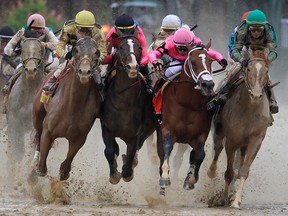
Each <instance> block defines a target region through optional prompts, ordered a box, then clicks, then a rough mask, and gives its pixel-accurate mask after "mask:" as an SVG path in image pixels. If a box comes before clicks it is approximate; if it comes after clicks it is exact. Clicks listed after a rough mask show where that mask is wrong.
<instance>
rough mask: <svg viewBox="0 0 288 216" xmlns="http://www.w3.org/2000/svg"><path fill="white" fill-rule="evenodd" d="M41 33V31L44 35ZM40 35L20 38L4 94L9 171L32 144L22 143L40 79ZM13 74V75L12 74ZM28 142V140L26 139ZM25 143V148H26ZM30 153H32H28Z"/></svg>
mask: <svg viewBox="0 0 288 216" xmlns="http://www.w3.org/2000/svg"><path fill="white" fill-rule="evenodd" d="M44 36H45V35H44ZM44 36H42V37H40V38H26V37H24V36H23V37H22V38H21V50H22V52H21V63H22V67H20V68H18V69H17V75H15V76H14V77H12V78H11V80H13V81H12V82H11V83H13V86H12V84H10V87H9V88H11V86H12V88H11V90H10V92H8V94H7V95H6V96H5V98H6V97H7V98H8V101H7V116H6V117H7V126H8V128H7V133H8V147H7V158H8V162H7V168H8V171H9V173H10V172H13V173H14V174H15V173H17V170H14V169H15V168H16V167H17V166H18V165H19V166H20V164H21V163H22V160H23V157H24V155H25V154H27V155H28V154H30V153H31V152H30V151H32V152H33V148H32V147H31V148H29V147H28V145H26V146H25V135H26V134H28V135H30V133H31V132H32V131H33V125H32V104H33V96H34V94H35V93H36V90H37V88H38V86H39V85H40V83H41V82H42V80H43V79H44V76H45V74H44V65H43V58H44V55H45V49H44V48H43V46H42V45H41V41H42V40H43V39H44ZM16 77H17V78H16ZM29 144H30V143H29ZM27 147H28V148H27ZM32 154H33V153H32Z"/></svg>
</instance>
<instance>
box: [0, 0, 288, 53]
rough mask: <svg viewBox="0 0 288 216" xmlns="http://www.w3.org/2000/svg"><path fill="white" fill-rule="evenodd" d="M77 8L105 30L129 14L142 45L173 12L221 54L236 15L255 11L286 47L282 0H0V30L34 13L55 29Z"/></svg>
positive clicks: (287, 25) (287, 4) (287, 0)
mask: <svg viewBox="0 0 288 216" xmlns="http://www.w3.org/2000/svg"><path fill="white" fill-rule="evenodd" d="M82 9H87V10H90V11H92V12H93V13H94V15H95V17H96V20H97V22H98V23H99V24H101V25H102V26H103V30H104V31H105V32H107V31H109V28H110V27H111V26H113V24H114V20H115V18H116V17H117V16H118V15H121V14H122V13H127V14H129V15H131V16H132V17H133V18H134V19H135V20H136V21H138V22H139V24H140V26H141V27H142V28H143V29H144V32H145V35H146V37H147V43H148V44H150V42H151V38H152V37H151V32H156V33H158V32H159V28H160V25H161V21H162V19H163V17H164V16H166V15H168V14H175V15H178V16H179V17H180V18H181V19H182V21H183V22H184V23H186V24H188V25H189V26H190V27H193V26H194V25H196V24H197V25H198V27H197V28H196V29H195V33H196V34H197V35H198V36H200V38H201V39H202V40H203V42H204V43H206V42H208V40H209V39H210V38H212V47H213V48H215V49H216V50H219V51H220V52H225V53H226V50H227V46H226V44H227V42H228V38H229V35H230V33H231V31H232V30H233V29H234V27H235V26H236V25H238V23H239V22H240V18H241V16H242V14H243V13H244V12H246V11H248V10H253V9H260V10H262V11H263V12H264V13H266V15H267V19H268V21H269V22H270V23H271V24H272V25H273V26H274V28H275V30H276V32H277V36H278V46H279V48H288V36H287V33H288V12H287V11H288V0H277V1H275V0H266V1H263V0H253V1H250V0H222V1H210V0H110V1H109V0H82V1H79V0H61V1H59V0H49V1H48V0H0V27H1V26H4V25H9V26H12V27H13V29H14V30H15V31H16V30H18V29H19V28H21V27H22V26H23V24H25V23H26V19H27V17H28V16H29V15H30V14H31V13H35V12H38V13H41V14H43V15H44V16H45V18H47V25H48V26H50V27H52V28H53V30H54V31H57V30H59V29H60V28H61V26H62V25H63V23H64V22H65V21H66V20H70V19H74V17H75V15H76V13H77V12H78V11H80V10H82Z"/></svg>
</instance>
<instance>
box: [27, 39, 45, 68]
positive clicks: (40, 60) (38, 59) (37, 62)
mask: <svg viewBox="0 0 288 216" xmlns="http://www.w3.org/2000/svg"><path fill="white" fill-rule="evenodd" d="M32 40H34V41H37V42H38V43H39V44H40V47H41V53H42V56H41V57H40V58H36V57H34V56H32V57H29V58H27V59H24V60H23V59H22V63H23V67H24V68H25V65H26V63H27V62H28V61H30V60H32V61H34V62H35V63H36V68H39V67H40V66H41V65H42V63H43V59H44V56H45V49H44V48H43V47H42V46H41V41H40V40H39V39H37V38H26V39H25V40H24V41H23V43H25V42H27V41H32ZM22 45H23V44H22ZM22 52H23V50H22Z"/></svg>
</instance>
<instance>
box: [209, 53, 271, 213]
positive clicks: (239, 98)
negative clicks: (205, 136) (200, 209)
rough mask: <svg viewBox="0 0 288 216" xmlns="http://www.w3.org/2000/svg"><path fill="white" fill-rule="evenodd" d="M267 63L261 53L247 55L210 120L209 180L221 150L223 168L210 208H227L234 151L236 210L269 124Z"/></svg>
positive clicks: (234, 204)
mask: <svg viewBox="0 0 288 216" xmlns="http://www.w3.org/2000/svg"><path fill="white" fill-rule="evenodd" d="M269 64H270V63H269V62H268V61H267V59H266V57H265V54H264V53H263V52H262V51H255V52H254V56H253V54H252V53H251V51H250V57H249V63H248V67H247V68H246V70H245V72H244V74H243V75H242V77H240V79H242V82H239V83H238V85H237V87H235V88H234V89H233V91H232V94H231V97H230V98H229V99H228V101H227V102H226V103H225V104H224V106H223V109H222V110H220V111H218V112H216V114H215V116H214V118H213V120H214V123H213V126H214V132H213V141H214V151H215V155H214V158H213V161H212V163H211V165H210V168H209V170H208V176H209V177H211V178H212V177H215V176H216V170H217V161H218V157H219V155H220V153H221V151H222V149H223V148H224V147H225V151H226V156H227V168H226V172H225V188H224V192H223V194H222V196H221V198H220V199H218V196H215V197H214V198H213V197H212V198H211V200H210V204H209V205H211V206H219V205H227V204H228V203H229V200H228V195H229V194H228V193H229V188H231V187H232V185H233V184H231V183H235V181H233V178H234V167H233V164H234V159H235V152H236V150H238V149H240V151H241V160H240V168H239V170H238V178H239V180H240V184H239V186H238V188H237V191H236V193H235V194H234V200H233V201H232V204H231V206H232V207H235V208H240V205H241V200H242V193H243V189H244V183H245V181H246V179H247V178H248V175H249V169H250V166H251V164H252V162H253V161H254V159H255V157H256V155H257V152H258V151H259V149H260V147H261V144H262V141H263V139H264V138H265V135H266V131H267V127H269V126H270V125H271V123H272V117H271V114H270V111H269V101H268V98H267V94H266V92H265V86H266V84H267V82H268V79H269V76H268V70H269Z"/></svg>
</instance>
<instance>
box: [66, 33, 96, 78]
mask: <svg viewBox="0 0 288 216" xmlns="http://www.w3.org/2000/svg"><path fill="white" fill-rule="evenodd" d="M89 38H90V37H89ZM83 39H84V38H80V39H79V40H78V41H77V42H76V45H75V46H74V47H73V49H72V52H73V53H74V52H75V49H76V48H77V47H78V46H79V42H81V41H82V40H83ZM90 40H91V41H92V42H93V44H95V47H96V48H97V43H96V41H95V40H94V39H93V38H90ZM83 61H88V62H89V66H90V68H91V69H92V68H93V67H95V65H98V64H93V59H92V58H90V57H88V56H87V55H84V56H83V57H81V58H80V59H79V60H78V61H76V59H75V58H73V61H72V63H71V66H72V67H73V69H74V71H75V73H76V76H77V77H78V78H79V71H80V70H79V69H80V66H81V63H82V62H83ZM92 76H93V73H91V74H90V77H92Z"/></svg>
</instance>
